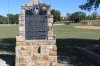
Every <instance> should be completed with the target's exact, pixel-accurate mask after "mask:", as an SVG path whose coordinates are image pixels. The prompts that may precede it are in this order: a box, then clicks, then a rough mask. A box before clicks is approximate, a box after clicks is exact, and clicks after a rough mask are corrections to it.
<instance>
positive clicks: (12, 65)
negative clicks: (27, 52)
mask: <svg viewBox="0 0 100 66" xmlns="http://www.w3.org/2000/svg"><path fill="white" fill-rule="evenodd" d="M0 59H2V60H4V61H5V62H6V64H8V65H10V66H15V55H0Z"/></svg>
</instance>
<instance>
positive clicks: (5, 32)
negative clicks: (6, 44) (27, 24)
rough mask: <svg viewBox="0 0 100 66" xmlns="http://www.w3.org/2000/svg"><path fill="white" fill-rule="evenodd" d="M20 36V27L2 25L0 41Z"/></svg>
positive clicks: (0, 27)
mask: <svg viewBox="0 0 100 66" xmlns="http://www.w3.org/2000/svg"><path fill="white" fill-rule="evenodd" d="M16 35H18V25H0V39H3V38H15V37H16Z"/></svg>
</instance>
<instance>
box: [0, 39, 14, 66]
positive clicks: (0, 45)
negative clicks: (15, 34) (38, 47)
mask: <svg viewBox="0 0 100 66" xmlns="http://www.w3.org/2000/svg"><path fill="white" fill-rule="evenodd" d="M15 46H16V38H5V39H0V52H2V51H6V52H8V53H9V52H13V53H15ZM0 59H3V60H4V61H6V63H7V64H8V65H10V66H15V55H9V54H7V55H5V54H3V53H1V54H0Z"/></svg>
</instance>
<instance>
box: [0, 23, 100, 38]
mask: <svg viewBox="0 0 100 66" xmlns="http://www.w3.org/2000/svg"><path fill="white" fill-rule="evenodd" d="M76 25H80V24H71V25H54V26H53V27H54V34H55V35H56V38H82V39H99V38H100V30H91V29H78V28H74V26H76ZM16 35H18V26H17V25H11V26H0V38H1V39H2V38H15V37H16Z"/></svg>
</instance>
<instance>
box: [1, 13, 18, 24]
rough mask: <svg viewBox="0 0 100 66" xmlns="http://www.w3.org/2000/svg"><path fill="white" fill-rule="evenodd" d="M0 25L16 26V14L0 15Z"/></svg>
mask: <svg viewBox="0 0 100 66" xmlns="http://www.w3.org/2000/svg"><path fill="white" fill-rule="evenodd" d="M0 24H18V14H7V16H2V15H0Z"/></svg>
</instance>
